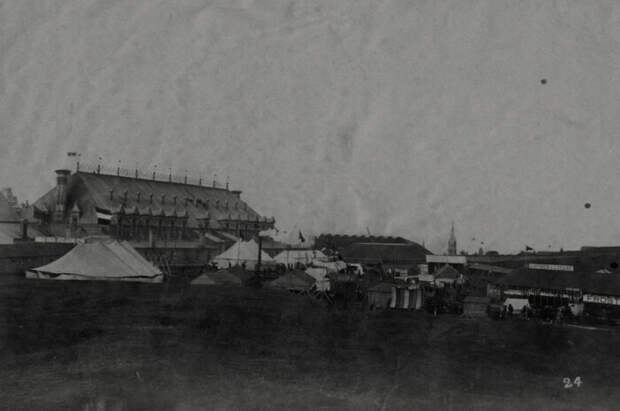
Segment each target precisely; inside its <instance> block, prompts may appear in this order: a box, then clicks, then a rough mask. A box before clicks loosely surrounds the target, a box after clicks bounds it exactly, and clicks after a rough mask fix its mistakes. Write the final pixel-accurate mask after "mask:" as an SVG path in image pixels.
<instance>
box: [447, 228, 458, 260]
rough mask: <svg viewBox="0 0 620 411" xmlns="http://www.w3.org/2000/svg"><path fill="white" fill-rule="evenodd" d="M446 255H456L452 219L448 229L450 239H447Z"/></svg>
mask: <svg viewBox="0 0 620 411" xmlns="http://www.w3.org/2000/svg"><path fill="white" fill-rule="evenodd" d="M448 255H456V236H455V235H454V221H453V222H452V228H451V229H450V239H449V240H448Z"/></svg>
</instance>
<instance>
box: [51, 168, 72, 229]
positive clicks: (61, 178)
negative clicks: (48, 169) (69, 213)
mask: <svg viewBox="0 0 620 411" xmlns="http://www.w3.org/2000/svg"><path fill="white" fill-rule="evenodd" d="M55 172H56V205H55V206H54V220H55V221H56V222H60V221H62V220H63V217H64V214H65V201H66V199H67V183H68V181H69V175H70V174H71V171H70V170H67V169H59V170H56V171H55Z"/></svg>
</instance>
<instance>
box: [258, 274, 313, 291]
mask: <svg viewBox="0 0 620 411" xmlns="http://www.w3.org/2000/svg"><path fill="white" fill-rule="evenodd" d="M315 283H316V280H315V279H314V278H313V277H311V276H310V275H308V274H306V273H305V272H303V271H299V270H293V271H289V272H288V273H286V274H284V275H283V276H281V277H278V278H276V279H275V280H273V281H269V282H268V283H267V284H266V286H267V287H269V288H278V289H281V290H289V291H297V292H302V291H308V290H310V289H311V288H312V286H314V284H315Z"/></svg>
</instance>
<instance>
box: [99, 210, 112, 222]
mask: <svg viewBox="0 0 620 411" xmlns="http://www.w3.org/2000/svg"><path fill="white" fill-rule="evenodd" d="M95 212H96V213H97V224H102V225H110V221H111V220H112V213H111V212H110V211H108V210H105V209H103V208H99V207H95Z"/></svg>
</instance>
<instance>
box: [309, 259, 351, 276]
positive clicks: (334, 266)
mask: <svg viewBox="0 0 620 411" xmlns="http://www.w3.org/2000/svg"><path fill="white" fill-rule="evenodd" d="M311 265H312V267H321V268H325V269H326V270H327V272H328V273H337V272H339V271H342V270H346V269H347V263H345V262H344V261H340V260H336V261H320V260H314V261H312V264H311Z"/></svg>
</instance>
